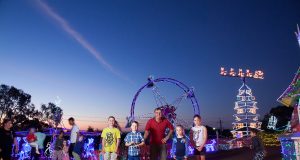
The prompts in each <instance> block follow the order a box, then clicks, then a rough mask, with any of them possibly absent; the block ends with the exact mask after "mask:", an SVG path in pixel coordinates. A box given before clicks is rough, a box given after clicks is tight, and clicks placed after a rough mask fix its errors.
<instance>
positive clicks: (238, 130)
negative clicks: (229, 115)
mask: <svg viewBox="0 0 300 160" xmlns="http://www.w3.org/2000/svg"><path fill="white" fill-rule="evenodd" d="M256 104H257V102H256V101H255V97H254V96H253V95H252V90H251V88H250V87H249V86H247V85H246V83H245V82H244V81H243V84H242V86H241V87H240V89H239V92H238V95H237V101H236V102H235V107H234V110H235V112H236V114H234V115H233V117H234V118H235V121H234V122H233V123H232V124H233V130H232V131H231V133H232V134H233V136H234V137H237V138H240V137H243V136H244V135H249V134H250V131H249V127H250V128H257V129H260V126H261V122H259V121H258V117H259V114H257V112H256V110H257V109H258V108H257V106H256Z"/></svg>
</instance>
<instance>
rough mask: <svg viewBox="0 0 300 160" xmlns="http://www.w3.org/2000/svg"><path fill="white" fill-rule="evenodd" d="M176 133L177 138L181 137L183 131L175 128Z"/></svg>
mask: <svg viewBox="0 0 300 160" xmlns="http://www.w3.org/2000/svg"><path fill="white" fill-rule="evenodd" d="M176 133H177V135H178V136H183V130H182V128H181V127H176Z"/></svg>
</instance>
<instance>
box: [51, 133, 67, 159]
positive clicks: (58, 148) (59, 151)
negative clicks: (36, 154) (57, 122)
mask: <svg viewBox="0 0 300 160" xmlns="http://www.w3.org/2000/svg"><path fill="white" fill-rule="evenodd" d="M53 136H56V135H55V134H54V135H53ZM63 142H64V132H63V131H60V132H59V135H58V137H56V139H55V144H54V152H53V153H52V160H62V158H63Z"/></svg>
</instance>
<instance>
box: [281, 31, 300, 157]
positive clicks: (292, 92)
mask: <svg viewBox="0 0 300 160" xmlns="http://www.w3.org/2000/svg"><path fill="white" fill-rule="evenodd" d="M295 33H296V37H297V39H298V43H299V46H300V30H299V26H298V25H297V32H295ZM277 101H278V102H280V103H282V104H283V105H285V106H287V107H294V111H293V115H292V120H291V126H292V131H293V132H294V133H290V134H283V135H280V136H279V137H278V139H279V140H280V143H281V153H282V156H283V157H282V158H283V159H286V160H298V159H300V123H299V122H300V119H299V118H300V67H299V68H298V70H297V72H296V73H295V77H294V79H293V81H292V83H291V84H290V85H289V87H288V88H287V89H286V90H285V91H284V92H283V94H282V95H281V96H280V97H279V98H278V99H277Z"/></svg>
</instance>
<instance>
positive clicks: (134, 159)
mask: <svg viewBox="0 0 300 160" xmlns="http://www.w3.org/2000/svg"><path fill="white" fill-rule="evenodd" d="M128 160H140V156H129V155H128Z"/></svg>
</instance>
